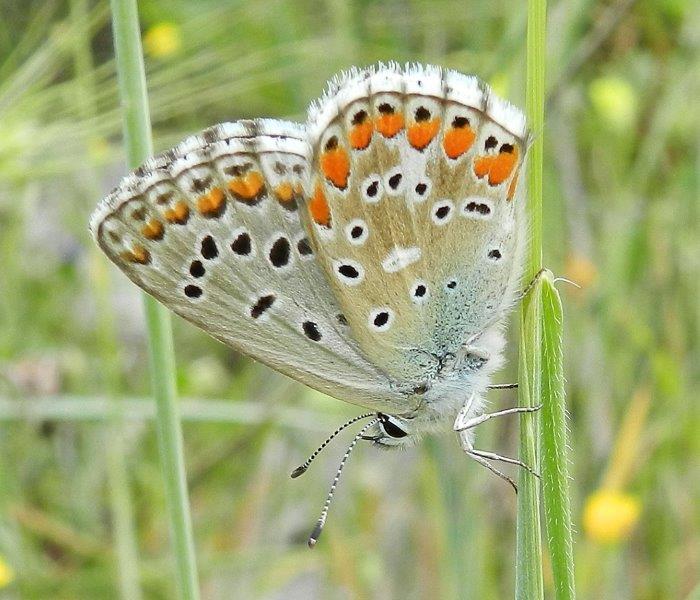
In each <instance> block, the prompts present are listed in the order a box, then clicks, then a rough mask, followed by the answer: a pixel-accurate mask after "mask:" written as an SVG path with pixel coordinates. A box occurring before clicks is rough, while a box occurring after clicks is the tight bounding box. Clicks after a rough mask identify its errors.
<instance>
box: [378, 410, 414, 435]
mask: <svg viewBox="0 0 700 600" xmlns="http://www.w3.org/2000/svg"><path fill="white" fill-rule="evenodd" d="M379 423H380V424H381V426H382V429H383V430H384V433H386V434H387V435H388V436H389V437H392V438H396V439H399V438H404V437H406V436H407V435H408V433H407V432H406V431H405V430H404V429H403V428H402V427H401V426H400V425H399V423H398V422H397V421H396V420H395V419H394V418H392V417H390V416H388V415H384V414H380V415H379Z"/></svg>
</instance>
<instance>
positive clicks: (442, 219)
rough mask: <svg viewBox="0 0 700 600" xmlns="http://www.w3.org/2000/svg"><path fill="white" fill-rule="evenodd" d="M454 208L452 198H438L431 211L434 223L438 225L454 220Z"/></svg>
mask: <svg viewBox="0 0 700 600" xmlns="http://www.w3.org/2000/svg"><path fill="white" fill-rule="evenodd" d="M453 208H454V204H452V200H438V201H437V202H436V203H435V204H433V208H432V209H431V211H430V217H431V218H432V220H433V223H435V224H436V225H438V226H442V225H447V223H449V222H450V221H451V220H452V213H453V210H452V209H453Z"/></svg>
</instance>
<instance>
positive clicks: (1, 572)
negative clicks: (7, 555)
mask: <svg viewBox="0 0 700 600" xmlns="http://www.w3.org/2000/svg"><path fill="white" fill-rule="evenodd" d="M14 579H15V572H14V570H13V569H12V567H11V566H10V565H8V564H7V563H6V562H5V561H4V560H3V558H2V556H0V588H4V587H6V586H8V585H10V584H11V583H12V582H13V581H14Z"/></svg>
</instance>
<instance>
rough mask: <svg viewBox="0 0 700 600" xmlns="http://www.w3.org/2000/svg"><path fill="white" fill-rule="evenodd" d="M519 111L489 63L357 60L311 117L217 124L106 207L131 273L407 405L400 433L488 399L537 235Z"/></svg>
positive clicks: (295, 359) (102, 233)
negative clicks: (526, 190) (530, 223)
mask: <svg viewBox="0 0 700 600" xmlns="http://www.w3.org/2000/svg"><path fill="white" fill-rule="evenodd" d="M527 144H528V133H527V129H526V126H525V121H524V118H523V116H522V114H521V113H520V112H519V111H518V110H517V109H514V108H513V107H511V106H510V105H508V104H507V103H505V102H504V101H502V100H500V99H498V98H497V97H495V96H494V95H493V94H492V93H491V92H490V90H489V89H488V87H487V86H485V85H484V84H483V83H481V82H480V81H479V80H478V79H476V78H474V77H467V76H464V75H461V74H459V73H456V72H453V71H447V70H443V69H439V68H436V67H420V66H418V65H415V66H409V67H406V68H401V67H399V66H398V65H395V64H391V65H387V66H378V67H376V68H369V69H364V70H352V71H350V72H348V73H346V74H344V75H341V76H340V77H339V78H337V79H336V80H334V81H332V82H331V83H330V87H329V90H328V92H327V93H326V95H325V96H324V97H323V98H321V99H320V100H319V101H318V102H316V103H315V104H313V105H312V107H311V109H310V111H309V119H308V123H307V125H306V126H300V125H296V124H293V123H289V122H285V121H276V120H269V119H268V120H266V119H260V120H254V121H239V122H236V123H226V124H221V125H217V126H215V127H213V128H210V129H208V130H206V131H204V132H202V133H201V134H200V135H198V136H193V137H192V138H188V139H187V140H185V141H184V142H183V143H182V144H180V145H179V146H178V147H176V148H174V149H173V150H171V151H169V152H167V153H165V154H163V155H160V156H158V157H155V158H153V159H151V160H150V161H148V162H147V163H146V164H145V165H144V166H143V167H141V168H140V169H138V170H137V171H135V172H134V173H132V174H131V175H129V176H128V177H127V178H126V179H125V180H124V181H123V182H122V183H121V184H120V186H119V187H118V188H117V189H116V190H114V191H113V192H112V193H111V194H110V196H108V198H107V199H106V200H105V201H104V202H103V204H102V205H101V206H100V208H98V210H97V211H96V213H95V215H93V220H92V229H93V232H94V234H95V237H96V239H97V242H98V244H99V245H100V247H101V248H102V249H103V250H104V251H105V253H106V254H107V255H108V256H109V258H110V259H111V260H112V261H113V262H115V263H116V264H117V265H118V266H119V267H120V268H121V269H122V270H123V271H124V272H125V273H126V274H127V276H129V278H130V279H132V281H134V282H135V283H136V284H137V285H138V286H140V287H141V288H143V289H145V290H146V291H147V292H148V293H150V294H152V295H153V296H155V297H156V298H157V299H159V300H160V301H161V302H163V303H164V304H165V305H166V306H168V307H169V308H170V309H172V310H173V311H174V312H176V313H177V314H179V315H181V316H182V317H184V318H185V319H187V320H189V321H191V322H193V323H194V324H196V325H197V326H199V327H201V328H202V329H204V330H205V331H207V332H208V333H209V334H210V335H212V336H214V337H215V338H217V339H219V340H221V341H222V342H224V343H225V344H227V345H229V346H231V347H233V348H235V349H237V350H239V351H241V352H243V353H245V354H247V355H249V356H252V357H253V358H255V359H258V360H260V361H262V362H264V363H265V364H267V365H269V366H271V367H272V368H275V369H277V370H278V371H280V372H282V373H285V374H286V375H289V376H290V377H293V378H295V379H297V380H299V381H301V382H303V383H305V384H307V385H310V386H311V387H314V388H316V389H318V390H320V391H322V392H324V393H327V394H329V395H331V396H334V397H336V398H339V399H341V400H345V401H348V402H351V403H354V404H358V405H361V406H366V407H369V408H371V409H373V410H376V411H379V412H380V413H381V414H384V413H386V414H387V415H392V416H393V417H395V418H396V419H398V420H397V421H396V427H399V426H400V427H399V428H400V429H401V430H402V431H403V432H404V433H405V434H406V435H401V436H392V435H389V434H388V433H387V431H388V429H387V428H389V429H390V428H391V427H392V426H394V423H393V422H388V424H386V426H383V425H382V421H381V420H380V421H379V422H378V424H377V426H376V427H375V429H374V431H371V432H370V433H368V437H370V438H372V439H374V440H375V441H377V442H378V443H380V444H384V445H405V444H408V443H411V442H413V441H415V440H417V439H419V437H420V436H421V435H422V434H423V433H427V432H431V431H437V430H442V429H449V428H451V425H452V422H453V421H454V419H455V416H456V415H457V413H458V412H459V411H460V408H462V407H463V406H464V404H465V401H466V400H467V399H469V398H471V399H472V401H471V403H470V405H469V414H470V415H471V416H473V415H477V414H479V413H480V412H481V411H482V410H483V397H484V393H485V391H486V389H487V386H488V383H489V381H490V377H491V375H492V373H493V372H494V371H495V370H496V369H497V368H498V367H499V366H500V364H501V362H502V351H503V346H504V343H505V341H504V335H503V331H502V329H503V321H504V318H505V317H506V316H507V314H508V311H509V309H510V308H511V307H512V306H513V304H514V303H515V302H516V300H517V297H518V293H519V288H520V276H521V265H520V260H521V257H522V254H523V250H524V246H525V234H526V229H527V228H526V227H525V223H524V206H523V204H524V202H523V198H522V193H521V187H522V186H521V185H518V180H519V179H520V180H521V181H522V179H523V177H522V170H523V167H524V161H525V156H526V151H527Z"/></svg>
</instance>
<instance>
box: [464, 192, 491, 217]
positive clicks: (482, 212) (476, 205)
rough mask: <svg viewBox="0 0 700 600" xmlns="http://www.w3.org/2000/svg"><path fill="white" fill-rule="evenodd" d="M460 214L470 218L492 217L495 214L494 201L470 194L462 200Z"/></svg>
mask: <svg viewBox="0 0 700 600" xmlns="http://www.w3.org/2000/svg"><path fill="white" fill-rule="evenodd" d="M460 214H461V215H462V216H463V217H467V218H468V219H481V220H487V219H490V218H491V216H492V215H493V201H492V200H491V199H490V198H485V197H483V196H469V197H468V198H465V199H464V200H463V201H462V206H461V208H460Z"/></svg>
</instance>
